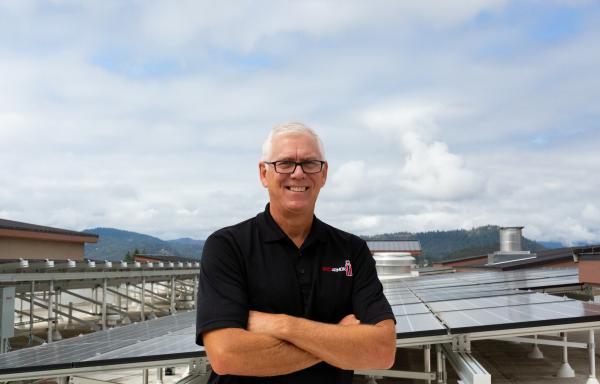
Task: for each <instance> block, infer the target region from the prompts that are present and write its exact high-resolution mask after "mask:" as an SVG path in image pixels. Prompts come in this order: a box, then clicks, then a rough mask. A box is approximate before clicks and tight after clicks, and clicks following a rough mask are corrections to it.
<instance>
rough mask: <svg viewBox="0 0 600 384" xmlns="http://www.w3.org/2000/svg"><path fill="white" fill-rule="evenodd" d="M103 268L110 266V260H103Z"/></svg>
mask: <svg viewBox="0 0 600 384" xmlns="http://www.w3.org/2000/svg"><path fill="white" fill-rule="evenodd" d="M104 268H112V261H110V260H104Z"/></svg>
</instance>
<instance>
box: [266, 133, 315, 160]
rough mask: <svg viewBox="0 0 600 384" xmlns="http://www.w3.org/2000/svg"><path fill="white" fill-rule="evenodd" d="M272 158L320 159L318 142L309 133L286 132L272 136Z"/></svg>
mask: <svg viewBox="0 0 600 384" xmlns="http://www.w3.org/2000/svg"><path fill="white" fill-rule="evenodd" d="M271 151H272V152H271V155H272V157H273V159H278V160H280V159H296V158H297V159H308V158H311V159H317V158H318V159H320V158H321V153H320V151H319V144H318V143H317V139H316V138H315V137H314V136H313V135H311V134H310V133H304V132H302V133H297V132H286V133H280V134H278V135H275V136H273V141H272V148H271Z"/></svg>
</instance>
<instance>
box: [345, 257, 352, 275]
mask: <svg viewBox="0 0 600 384" xmlns="http://www.w3.org/2000/svg"><path fill="white" fill-rule="evenodd" d="M346 276H350V277H351V276H352V264H350V260H346Z"/></svg>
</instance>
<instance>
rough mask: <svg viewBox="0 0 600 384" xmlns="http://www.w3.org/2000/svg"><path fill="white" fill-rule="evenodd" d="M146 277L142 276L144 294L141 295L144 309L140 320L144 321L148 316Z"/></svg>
mask: <svg viewBox="0 0 600 384" xmlns="http://www.w3.org/2000/svg"><path fill="white" fill-rule="evenodd" d="M145 292H146V277H145V276H142V292H141V294H140V296H141V297H140V301H141V302H142V308H141V313H140V318H141V320H142V321H144V320H146V314H145V312H144V311H145V309H146V308H145V303H146V293H145Z"/></svg>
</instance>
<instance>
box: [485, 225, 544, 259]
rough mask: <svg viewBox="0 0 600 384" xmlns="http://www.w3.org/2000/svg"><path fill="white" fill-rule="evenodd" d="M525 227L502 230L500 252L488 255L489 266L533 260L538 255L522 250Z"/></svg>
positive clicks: (503, 228)
mask: <svg viewBox="0 0 600 384" xmlns="http://www.w3.org/2000/svg"><path fill="white" fill-rule="evenodd" d="M522 230H523V227H501V228H500V250H499V251H496V252H494V253H490V254H488V265H489V264H499V263H506V262H510V261H517V260H524V259H533V258H535V257H536V256H537V255H536V254H535V253H531V252H530V251H523V248H522V238H523V236H522Z"/></svg>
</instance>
